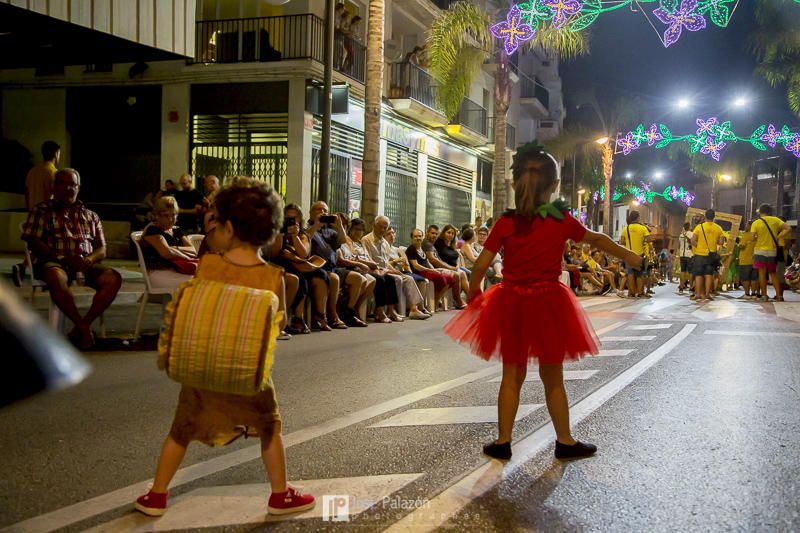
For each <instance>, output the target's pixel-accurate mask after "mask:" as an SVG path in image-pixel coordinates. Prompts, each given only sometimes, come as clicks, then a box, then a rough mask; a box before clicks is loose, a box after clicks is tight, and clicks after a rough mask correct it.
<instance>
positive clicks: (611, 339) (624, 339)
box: [600, 335, 656, 342]
mask: <svg viewBox="0 0 800 533" xmlns="http://www.w3.org/2000/svg"><path fill="white" fill-rule="evenodd" d="M655 338H656V336H655V335H638V336H637V335H631V336H628V337H600V342H627V341H651V340H653V339H655Z"/></svg>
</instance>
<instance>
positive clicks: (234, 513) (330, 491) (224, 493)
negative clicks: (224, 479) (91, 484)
mask: <svg viewBox="0 0 800 533" xmlns="http://www.w3.org/2000/svg"><path fill="white" fill-rule="evenodd" d="M422 475H423V474H421V473H418V474H387V475H378V476H363V477H349V478H333V479H314V480H307V481H298V482H297V483H295V484H293V485H296V486H297V487H300V488H302V489H303V490H304V491H305V492H307V493H309V494H313V495H314V497H315V498H316V506H315V507H314V508H313V509H310V510H308V511H305V512H302V513H296V514H291V515H288V516H276V515H270V514H267V499H268V498H269V484H268V483H256V484H250V485H230V486H222V487H202V488H199V489H195V490H193V491H190V492H188V493H186V494H181V495H180V496H178V497H176V498H174V500H172V501H170V505H169V511H168V512H167V513H166V514H165V515H164V516H161V517H159V518H152V517H148V516H145V515H143V514H141V513H137V512H135V511H131V512H130V513H129V514H126V515H125V516H123V517H121V518H118V519H116V520H112V521H111V522H108V523H106V524H101V525H99V526H97V527H94V528H92V529H89V530H87V532H86V533H89V532H91V533H117V532H119V533H122V532H137V533H138V532H144V531H171V530H184V529H201V528H222V527H225V526H239V525H245V524H263V523H267V522H277V521H281V520H299V519H310V518H322V513H323V511H325V512H327V515H328V516H333V517H336V518H338V519H339V520H337V521H347V520H349V518H350V517H353V516H358V515H359V514H361V513H363V512H364V511H366V510H367V509H369V508H370V507H373V506H374V505H381V504H383V505H387V504H389V503H390V502H391V498H390V497H391V495H392V494H393V493H395V492H397V491H398V490H400V489H402V488H403V487H405V486H406V485H408V484H409V483H411V482H413V481H416V480H417V479H418V478H420V477H421V476H422ZM324 496H331V497H332V496H337V497H338V496H342V497H344V498H346V501H347V503H344V501H341V502H336V501H333V502H332V500H331V499H330V498H324ZM384 498H389V500H384ZM384 502H386V503H384ZM331 511H334V512H333V513H332V512H331ZM337 512H338V513H337Z"/></svg>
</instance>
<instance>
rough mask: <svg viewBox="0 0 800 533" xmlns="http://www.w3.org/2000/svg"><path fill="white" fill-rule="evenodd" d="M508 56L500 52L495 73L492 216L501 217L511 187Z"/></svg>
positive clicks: (506, 206)
mask: <svg viewBox="0 0 800 533" xmlns="http://www.w3.org/2000/svg"><path fill="white" fill-rule="evenodd" d="M509 82H510V80H509V72H508V56H507V55H506V53H505V51H501V52H500V56H499V60H498V62H497V70H496V71H495V73H494V166H493V168H492V216H493V217H494V219H495V220H497V219H499V218H500V217H501V216H502V214H503V212H504V211H505V210H506V209H508V196H509V194H510V187H509V184H508V180H507V179H506V168H507V167H508V164H507V162H506V114H507V113H508V104H509V99H510V91H511V87H510V83H509Z"/></svg>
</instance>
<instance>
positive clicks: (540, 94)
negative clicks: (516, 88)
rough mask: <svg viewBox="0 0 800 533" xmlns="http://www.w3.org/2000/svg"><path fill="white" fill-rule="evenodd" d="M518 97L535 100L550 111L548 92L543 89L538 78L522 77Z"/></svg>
mask: <svg viewBox="0 0 800 533" xmlns="http://www.w3.org/2000/svg"><path fill="white" fill-rule="evenodd" d="M520 97H521V98H536V99H537V100H539V103H541V104H542V106H543V107H544V108H545V109H550V91H548V90H547V89H545V88H544V86H543V85H542V83H541V82H540V81H539V78H533V79H531V78H529V77H527V76H525V77H523V78H522V87H521V89H520Z"/></svg>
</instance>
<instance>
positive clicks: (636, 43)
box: [561, 0, 800, 175]
mask: <svg viewBox="0 0 800 533" xmlns="http://www.w3.org/2000/svg"><path fill="white" fill-rule="evenodd" d="M753 4H754V1H753V0H742V1H741V2H740V3H739V6H738V8H737V10H736V11H735V13H734V14H733V16H732V18H731V22H730V24H729V26H728V27H727V28H718V27H717V26H715V25H713V24H712V23H711V22H710V21H708V27H707V28H706V29H705V30H701V31H699V32H688V31H687V30H685V29H684V31H683V34H682V36H681V38H680V40H679V41H678V42H677V43H675V44H673V45H672V46H670V47H669V48H664V46H663V44H662V43H661V40H660V39H659V34H660V33H663V31H664V28H665V25H664V24H662V23H661V22H660V21H659V20H658V19H657V18H656V17H655V16H653V15H652V10H653V9H654V8H655V7H656V6H657V4H654V3H648V4H642V5H643V6H644V8H645V9H646V12H647V14H648V17H649V18H650V21H651V22H652V24H653V25H654V26H655V27H656V28H657V29H658V30H659V34H657V33H656V31H655V30H654V29H653V27H652V26H651V25H650V24H649V23H648V21H647V20H646V18H645V16H644V14H643V13H642V12H641V11H638V12H632V11H631V10H630V9H628V8H624V9H621V10H619V11H616V12H612V13H608V14H604V15H601V17H600V18H599V19H598V20H597V21H596V22H595V23H594V24H593V25H592V26H591V28H590V31H591V32H592V39H591V53H590V55H588V56H584V57H582V58H579V59H576V60H572V61H571V62H568V63H564V64H562V68H561V75H562V79H563V86H564V94H565V98H566V100H567V120H566V123H567V124H569V123H570V121H571V119H572V120H574V119H575V118H576V116H578V115H579V114H584V113H587V109H586V108H583V109H582V110H581V111H580V112H578V111H577V110H576V107H575V105H576V103H577V102H578V101H579V99H580V94H581V92H583V91H584V90H585V89H587V88H590V89H593V90H594V93H595V94H596V96H597V98H598V100H599V101H600V105H601V108H602V109H603V110H604V112H607V111H608V109H610V107H611V106H612V104H613V103H614V102H615V101H617V100H618V99H619V98H631V97H638V98H640V99H642V100H644V102H645V104H646V112H645V115H644V116H642V117H641V119H640V121H641V122H647V123H646V124H645V125H646V126H647V125H649V123H650V122H652V121H658V122H663V123H665V124H666V125H667V126H668V127H670V129H671V130H672V131H673V133H674V134H676V135H679V134H680V135H682V134H686V133H690V132H693V131H694V129H696V126H695V123H694V120H695V118H697V117H708V116H718V117H719V118H720V120H721V121H722V120H732V121H733V128H734V131H735V132H736V133H737V134H738V135H740V136H743V137H744V136H749V134H750V133H752V131H753V129H755V126H756V125H758V124H761V123H769V122H772V123H775V124H776V126H780V125H782V124H784V123H786V124H789V125H790V126H791V127H795V126H798V125H800V119H798V117H796V116H795V117H793V116H792V114H791V112H790V111H789V108H788V105H787V103H786V96H785V88H775V89H773V88H772V87H770V86H769V84H768V83H767V82H766V81H764V80H763V79H762V78H760V77H759V76H758V75H756V74H755V73H754V69H755V66H756V62H755V58H754V57H753V56H752V55H751V54H750V52H749V51H748V48H747V38H748V35H749V34H750V33H751V31H752V30H753V29H754V26H755V21H754V20H753ZM788 11H791V13H790V12H788ZM787 16H794V17H797V18H798V20H800V6H798V5H794V4H791V3H790V4H789V5H788V7H787ZM798 24H800V22H798ZM739 95H743V96H746V97H747V98H748V101H749V104H748V106H747V108H746V109H744V110H739V109H734V108H733V105H732V101H733V100H734V99H735V98H736V97H737V96H739ZM681 97H687V98H689V99H690V100H691V101H692V107H691V108H689V109H685V110H678V109H676V108H675V105H674V104H675V103H676V102H677V101H678V99H680V98H681ZM591 114H593V113H591ZM635 125H636V124H630V125H626V126H625V127H627V128H628V129H630V128H631V127H633V126H635ZM625 131H627V130H625ZM753 151H754V155H757V154H759V153H760V152H757V151H755V150H753ZM644 152H647V154H648V155H645V153H644ZM656 152H657V151H656V150H655V149H653V148H643V149H640V150H639V151H638V153H636V155H637V157H636V158H635V160H624V161H622V160H618V161H615V174H617V175H618V174H619V171H623V172H624V171H625V170H627V169H628V168H629V169H630V170H633V171H634V172H636V173H637V174H640V173H647V172H652V170H650V168H656V167H659V170H662V169H665V170H667V171H668V172H669V171H670V169H669V168H668V167H670V166H674V165H675V164H674V163H672V162H670V161H668V160H667V159H666V158H665V157H664V154H657V153H656ZM658 152H663V150H658ZM723 157H724V156H723ZM619 159H622V156H621V155H620V156H619ZM617 165H619V167H618V166H617ZM637 167H638V168H637ZM647 167H649V168H647ZM662 167H663V168H662ZM674 171H675V172H676V173H678V172H679V169H677V168H676V169H674Z"/></svg>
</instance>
